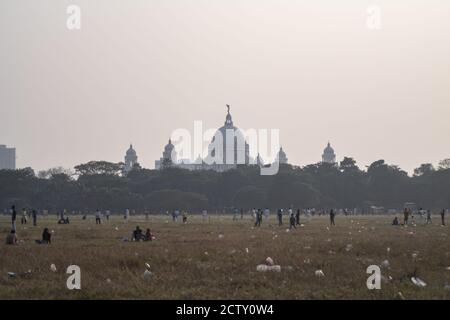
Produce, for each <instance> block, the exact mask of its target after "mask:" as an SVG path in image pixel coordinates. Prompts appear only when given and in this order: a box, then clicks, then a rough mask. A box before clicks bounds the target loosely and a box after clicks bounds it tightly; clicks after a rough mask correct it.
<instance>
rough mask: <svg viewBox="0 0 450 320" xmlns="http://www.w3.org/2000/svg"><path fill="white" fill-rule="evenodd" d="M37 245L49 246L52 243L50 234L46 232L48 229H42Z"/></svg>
mask: <svg viewBox="0 0 450 320" xmlns="http://www.w3.org/2000/svg"><path fill="white" fill-rule="evenodd" d="M38 243H39V244H51V243H52V234H51V233H50V232H49V231H48V228H44V231H43V232H42V240H41V241H40V242H38Z"/></svg>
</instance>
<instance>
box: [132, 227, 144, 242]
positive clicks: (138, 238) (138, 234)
mask: <svg viewBox="0 0 450 320" xmlns="http://www.w3.org/2000/svg"><path fill="white" fill-rule="evenodd" d="M142 239H143V237H142V230H141V229H140V228H139V226H137V227H136V230H134V231H133V240H134V241H141V240H142Z"/></svg>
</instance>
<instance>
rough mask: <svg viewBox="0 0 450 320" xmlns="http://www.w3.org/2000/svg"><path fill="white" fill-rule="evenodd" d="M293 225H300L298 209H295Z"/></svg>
mask: <svg viewBox="0 0 450 320" xmlns="http://www.w3.org/2000/svg"><path fill="white" fill-rule="evenodd" d="M295 224H296V225H300V209H297V214H296V215H295Z"/></svg>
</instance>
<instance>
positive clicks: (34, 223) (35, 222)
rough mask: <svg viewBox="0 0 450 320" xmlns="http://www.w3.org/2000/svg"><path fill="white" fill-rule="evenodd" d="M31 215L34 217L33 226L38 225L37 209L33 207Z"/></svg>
mask: <svg viewBox="0 0 450 320" xmlns="http://www.w3.org/2000/svg"><path fill="white" fill-rule="evenodd" d="M31 216H32V218H33V226H35V227H36V226H37V211H36V210H34V209H33V211H32V212H31Z"/></svg>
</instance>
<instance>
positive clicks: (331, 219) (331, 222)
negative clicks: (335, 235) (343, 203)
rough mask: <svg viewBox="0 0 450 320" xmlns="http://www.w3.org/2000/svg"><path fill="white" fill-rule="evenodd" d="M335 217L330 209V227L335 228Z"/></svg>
mask: <svg viewBox="0 0 450 320" xmlns="http://www.w3.org/2000/svg"><path fill="white" fill-rule="evenodd" d="M335 216H336V214H335V213H334V210H333V209H331V210H330V226H335V225H336V223H334V217H335Z"/></svg>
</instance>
